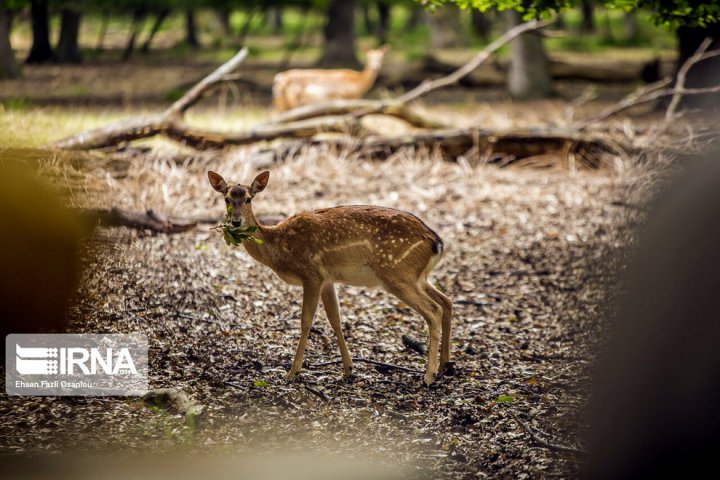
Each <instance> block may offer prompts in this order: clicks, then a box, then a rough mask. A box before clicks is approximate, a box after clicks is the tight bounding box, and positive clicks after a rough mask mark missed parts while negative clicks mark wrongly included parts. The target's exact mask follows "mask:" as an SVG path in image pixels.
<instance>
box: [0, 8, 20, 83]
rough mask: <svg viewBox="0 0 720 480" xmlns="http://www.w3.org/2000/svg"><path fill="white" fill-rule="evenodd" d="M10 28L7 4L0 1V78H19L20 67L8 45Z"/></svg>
mask: <svg viewBox="0 0 720 480" xmlns="http://www.w3.org/2000/svg"><path fill="white" fill-rule="evenodd" d="M11 27H12V14H11V13H10V10H9V9H8V8H7V2H6V1H5V0H0V78H17V77H19V76H20V67H19V66H18V64H17V62H16V61H15V52H13V49H12V46H11V45H10V30H11Z"/></svg>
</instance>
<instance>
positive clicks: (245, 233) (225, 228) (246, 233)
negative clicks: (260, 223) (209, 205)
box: [218, 205, 263, 247]
mask: <svg viewBox="0 0 720 480" xmlns="http://www.w3.org/2000/svg"><path fill="white" fill-rule="evenodd" d="M218 226H219V227H220V228H221V229H222V232H223V238H224V239H225V243H227V244H228V245H230V246H233V247H235V246H237V245H240V244H241V243H242V241H243V240H249V241H251V242H255V243H258V244H260V243H263V242H262V240H260V239H259V238H255V237H253V235H252V234H253V233H255V230H257V227H253V226H243V227H235V226H233V224H232V206H231V205H228V207H227V214H226V215H225V219H224V220H223V223H221V224H220V225H218Z"/></svg>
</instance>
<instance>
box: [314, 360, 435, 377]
mask: <svg viewBox="0 0 720 480" xmlns="http://www.w3.org/2000/svg"><path fill="white" fill-rule="evenodd" d="M352 361H353V362H359V363H368V364H370V365H374V366H376V367H382V368H387V369H391V370H399V371H401V372H408V373H420V374H422V373H424V372H422V371H421V370H418V369H416V368H410V367H403V366H402V365H395V364H392V363H385V362H378V361H377V360H370V359H369V358H362V357H352ZM340 363H342V360H330V361H328V362H321V363H316V364H315V365H311V366H310V368H318V367H326V366H328V365H338V364H340Z"/></svg>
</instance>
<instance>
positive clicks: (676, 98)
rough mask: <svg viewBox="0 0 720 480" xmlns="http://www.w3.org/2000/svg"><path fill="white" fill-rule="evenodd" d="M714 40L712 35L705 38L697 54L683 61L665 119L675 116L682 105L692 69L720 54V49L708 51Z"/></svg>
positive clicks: (668, 119)
mask: <svg viewBox="0 0 720 480" xmlns="http://www.w3.org/2000/svg"><path fill="white" fill-rule="evenodd" d="M712 42H713V39H712V38H710V37H707V38H706V39H705V40H703V42H702V43H701V44H700V46H699V47H698V49H697V51H696V52H695V54H693V55H692V56H691V57H690V58H688V59H687V60H686V61H685V63H683V65H682V67H680V70H678V73H677V77H676V78H675V92H674V93H673V97H672V100H670V105H668V108H667V111H666V112H665V121H670V120H672V118H673V117H674V116H675V111H676V110H677V107H678V105H680V100H681V99H682V97H683V95H684V94H685V81H686V79H687V74H688V72H689V71H690V69H691V68H692V67H693V66H694V65H695V64H696V63H698V62H701V61H703V60H705V59H708V58H711V57H715V56H718V55H720V50H713V51H712V52H707V49H708V48H709V47H710V45H711V44H712Z"/></svg>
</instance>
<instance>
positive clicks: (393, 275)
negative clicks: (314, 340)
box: [208, 171, 452, 385]
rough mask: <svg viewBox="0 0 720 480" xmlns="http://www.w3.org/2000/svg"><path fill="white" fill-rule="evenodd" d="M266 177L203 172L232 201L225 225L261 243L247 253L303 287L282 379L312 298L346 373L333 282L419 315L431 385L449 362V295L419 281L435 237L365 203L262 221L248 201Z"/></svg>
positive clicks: (311, 311)
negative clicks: (249, 232) (242, 179)
mask: <svg viewBox="0 0 720 480" xmlns="http://www.w3.org/2000/svg"><path fill="white" fill-rule="evenodd" d="M269 178H270V172H267V171H265V172H262V173H261V174H259V175H258V176H257V177H256V178H255V179H254V180H253V182H252V183H251V184H250V185H249V186H247V185H239V184H238V185H233V186H230V185H228V183H227V182H226V181H225V180H224V179H223V177H221V176H220V175H219V174H217V173H215V172H208V179H209V180H210V185H212V187H213V188H214V189H215V190H216V191H218V192H219V193H221V194H222V195H223V197H224V199H225V203H226V205H227V206H231V207H232V208H231V211H232V218H231V221H232V224H233V225H234V226H236V227H240V226H253V227H256V230H255V233H254V234H253V235H254V236H255V238H257V239H259V240H261V241H262V243H256V242H253V241H247V240H245V241H243V242H242V243H243V245H244V246H245V249H246V250H247V252H248V253H249V254H250V256H251V257H253V258H254V259H255V260H257V261H258V262H260V263H262V264H263V265H267V266H268V267H270V268H271V269H272V270H273V271H275V273H277V274H278V275H279V276H280V278H281V279H282V280H284V281H285V282H287V283H289V284H291V285H299V286H302V287H303V304H302V319H301V330H300V341H299V343H298V346H297V350H296V352H295V359H294V361H293V364H292V368H291V369H290V372H289V373H288V378H289V379H293V378H294V377H295V375H296V374H297V373H298V372H299V371H300V368H301V367H302V363H303V355H304V352H305V345H306V343H307V339H308V334H309V333H310V327H311V326H312V322H313V317H314V316H315V311H316V310H317V306H318V300H319V299H322V303H323V305H324V307H325V312H326V313H327V317H328V319H329V320H330V325H331V326H332V329H333V330H334V332H335V335H336V337H337V343H338V347H339V348H340V354H341V355H342V362H343V370H344V373H345V375H346V376H348V375H350V374H351V371H352V359H351V357H350V354H349V353H348V349H347V346H346V345H345V339H344V337H343V332H342V328H341V326H340V310H339V307H338V300H337V295H336V294H335V287H334V283H336V282H339V283H344V284H348V285H356V286H364V287H376V286H379V287H383V288H384V289H385V290H387V291H388V292H390V293H392V294H393V295H395V296H396V297H398V298H399V299H400V300H402V301H403V302H405V303H406V304H407V305H409V306H410V307H411V308H413V309H414V310H415V311H417V312H418V313H419V314H420V315H422V317H423V318H424V319H425V321H426V322H427V324H428V327H429V330H430V335H429V348H428V359H427V365H426V368H425V383H426V384H428V385H429V384H430V383H432V381H433V380H434V379H435V377H436V376H437V374H438V372H442V371H443V370H444V369H445V367H446V366H447V364H448V362H449V361H450V323H451V318H452V301H451V300H450V299H449V298H448V297H447V296H445V295H444V294H443V293H441V292H440V291H439V290H437V289H436V288H435V287H434V286H432V285H431V284H430V283H429V282H428V279H427V277H428V275H429V274H430V272H431V271H432V269H433V268H434V267H435V265H437V263H438V261H439V260H440V257H441V256H442V253H443V241H442V239H441V238H440V237H439V236H438V234H437V233H435V232H434V231H433V230H432V229H430V228H429V227H428V226H427V225H425V223H423V221H422V220H420V219H419V218H418V217H416V216H415V215H412V214H410V213H407V212H403V211H400V210H395V209H391V208H384V207H375V206H368V205H351V206H341V207H334V208H324V209H321V210H314V211H310V212H303V213H299V214H297V215H295V216H293V217H290V218H288V219H287V220H285V221H283V222H281V223H279V224H277V225H275V226H268V225H262V224H260V223H259V222H258V221H257V219H256V218H255V215H254V214H253V209H252V200H253V198H254V197H255V195H257V194H258V193H260V192H262V191H263V190H264V189H265V187H266V186H267V183H268V179H269ZM441 330H442V343H441V345H440V364H439V365H438V343H439V342H440V341H441Z"/></svg>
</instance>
